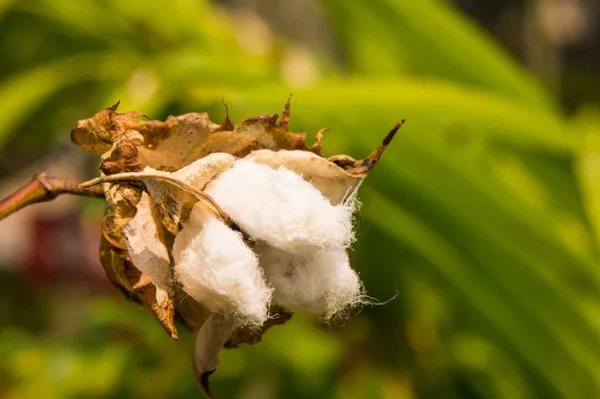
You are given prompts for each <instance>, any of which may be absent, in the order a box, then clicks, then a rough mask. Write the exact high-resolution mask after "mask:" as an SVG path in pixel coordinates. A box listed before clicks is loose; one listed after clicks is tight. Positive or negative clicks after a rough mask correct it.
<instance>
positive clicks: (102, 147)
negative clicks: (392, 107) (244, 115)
mask: <svg viewBox="0 0 600 399" xmlns="http://www.w3.org/2000/svg"><path fill="white" fill-rule="evenodd" d="M117 106H118V104H117V105H115V106H113V107H111V108H107V109H105V110H103V111H101V112H99V113H98V114H96V115H95V116H94V117H92V118H90V119H87V120H83V121H79V122H78V123H77V126H76V127H75V129H74V130H73V131H72V140H73V142H74V143H75V144H77V145H79V146H80V147H82V148H83V149H85V150H87V151H88V152H90V153H92V154H95V155H98V156H100V160H101V161H100V177H98V178H96V179H93V180H91V181H88V182H86V183H83V184H81V185H79V186H76V185H74V184H73V183H72V182H71V183H64V184H62V185H61V184H56V182H54V186H52V185H51V184H50V183H51V182H52V181H53V180H52V178H48V177H46V176H43V175H40V176H38V177H37V178H36V179H37V180H35V179H34V182H33V183H35V184H37V185H35V184H34V185H35V187H34V188H36V189H37V187H38V186H40V187H42V188H43V189H42V191H39V192H38V197H35V195H32V194H31V193H32V192H33V191H31V190H33V189H31V187H30V189H31V190H30V191H25V194H23V192H21V193H20V194H19V193H16V194H15V195H16V197H15V196H13V198H12V199H11V198H8V199H7V200H5V201H3V203H0V217H2V216H4V215H3V209H7V207H8V208H10V211H14V210H16V209H18V208H19V207H20V206H23V203H21V204H17V205H15V204H14V202H15V198H17V199H18V198H22V197H24V196H25V197H26V200H25V201H24V202H25V205H26V204H27V203H33V202H39V201H41V199H40V198H41V197H40V195H41V194H40V193H42V192H43V193H45V194H50V195H47V197H49V196H51V195H54V196H55V195H56V194H58V193H61V192H71V193H75V194H82V195H94V196H99V195H100V194H101V195H103V196H104V198H105V199H106V202H107V207H106V211H105V215H104V218H103V229H102V243H101V248H100V258H101V261H102V265H103V267H104V269H105V271H106V274H107V277H108V278H109V280H110V281H111V282H112V283H113V284H114V285H116V286H117V287H118V288H120V289H121V290H122V291H123V292H124V293H125V295H126V296H127V297H128V299H130V300H132V301H135V302H138V303H141V304H144V305H145V306H146V307H147V308H149V309H150V310H151V312H152V313H153V314H154V316H155V317H156V319H157V320H158V322H159V323H160V324H161V325H162V326H163V327H164V328H165V330H166V331H167V333H168V334H169V335H170V336H171V337H173V338H177V337H178V331H177V328H176V326H175V323H174V322H175V319H178V320H179V321H181V322H182V323H183V324H184V325H186V326H188V327H190V328H191V329H193V330H194V331H195V335H194V346H193V360H194V370H195V376H196V379H197V382H198V385H199V387H200V388H201V390H202V391H203V392H204V393H205V394H206V396H208V397H212V396H211V393H210V390H209V385H208V376H209V375H210V374H212V373H213V372H214V371H215V369H216V368H217V365H218V363H219V354H220V351H221V349H222V348H223V347H236V346H238V345H239V344H242V343H247V344H254V343H256V342H258V341H260V339H261V337H262V334H263V333H264V332H265V331H266V330H267V329H268V328H269V327H271V326H273V325H276V324H283V323H285V322H286V321H287V320H289V319H290V317H291V315H292V313H293V312H302V311H305V312H311V313H313V314H315V315H317V316H318V317H320V318H321V319H322V320H324V321H326V322H335V321H337V320H341V319H344V318H346V317H348V316H349V315H351V314H353V312H354V311H355V310H356V309H358V308H360V306H362V305H364V304H365V303H367V296H366V295H365V289H364V286H363V284H362V282H361V281H360V278H359V276H358V274H357V273H356V271H355V270H354V269H353V268H352V267H351V265H350V261H349V258H348V249H349V248H350V246H351V245H352V243H353V242H354V240H355V236H354V231H353V214H354V212H355V211H356V208H357V204H358V202H357V190H358V187H359V186H360V184H361V182H362V181H363V179H364V178H365V177H366V176H367V174H368V173H369V171H370V170H371V169H372V168H373V166H374V165H375V163H376V162H377V161H378V160H379V158H380V156H381V155H382V153H383V151H384V150H385V148H386V147H387V145H388V144H389V143H390V141H391V139H392V138H393V136H394V134H395V133H396V131H397V130H398V128H399V127H400V126H401V123H398V124H397V125H396V126H395V127H394V128H393V129H392V131H391V132H390V133H389V134H388V135H387V137H386V138H385V139H384V141H383V142H382V143H381V145H380V146H379V147H378V148H377V149H376V150H375V151H373V152H372V153H371V154H370V155H369V156H368V157H367V158H365V159H361V160H355V159H353V158H351V157H349V156H346V155H337V156H333V157H330V158H325V157H324V156H323V151H322V139H323V132H324V131H325V129H324V130H322V131H319V132H318V133H317V136H316V141H315V143H314V144H313V145H312V146H310V147H309V146H308V145H307V144H306V134H304V133H302V134H294V133H290V132H288V122H289V117H290V105H289V101H288V103H287V104H286V107H285V110H284V113H283V115H282V118H281V119H279V117H278V115H277V114H275V115H273V116H269V115H262V116H257V117H251V118H248V119H246V120H244V121H242V122H240V123H238V124H233V123H232V122H231V121H230V119H229V117H228V116H227V117H226V118H225V121H224V122H223V123H222V124H220V125H219V124H215V123H213V122H211V121H210V119H209V117H208V115H207V114H206V113H190V114H185V115H181V116H178V117H169V118H168V119H167V120H166V121H165V122H162V121H155V120H149V119H148V118H144V119H140V118H139V117H142V116H143V115H142V114H140V113H137V112H130V113H124V114H120V113H118V112H117ZM49 182H50V183H49ZM32 187H33V186H32ZM57 187H58V188H57ZM44 190H45V191H44ZM53 190H54V191H53ZM57 190H58V191H57ZM61 190H62V191H61ZM86 190H88V191H86ZM59 191H60V192H59ZM27 193H29V194H27ZM36 198H37V200H36ZM46 199H47V198H46ZM22 202H23V201H22ZM7 204H8V205H7ZM11 204H12V207H11ZM4 213H5V214H6V213H7V212H4Z"/></svg>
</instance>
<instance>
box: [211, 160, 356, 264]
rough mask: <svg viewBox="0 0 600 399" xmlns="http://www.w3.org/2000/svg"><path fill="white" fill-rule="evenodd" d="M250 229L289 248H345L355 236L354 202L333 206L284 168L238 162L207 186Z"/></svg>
mask: <svg viewBox="0 0 600 399" xmlns="http://www.w3.org/2000/svg"><path fill="white" fill-rule="evenodd" d="M204 191H205V192H206V193H207V194H208V195H210V196H211V197H212V198H213V199H214V200H215V201H216V202H217V203H218V204H219V205H220V206H221V208H223V210H224V211H225V213H227V214H228V215H229V216H230V217H231V218H232V219H233V220H234V221H235V222H236V223H237V224H238V225H239V226H240V227H241V228H242V229H243V230H244V231H245V232H247V233H248V234H249V235H250V236H251V237H252V238H254V239H256V240H262V241H266V242H268V243H269V244H271V245H272V246H274V247H277V248H280V249H284V250H286V251H288V252H295V253H301V252H303V251H304V250H306V248H307V247H315V246H316V247H320V248H325V249H333V248H346V247H348V246H349V245H350V244H351V243H352V241H353V239H354V234H353V231H352V213H353V211H354V207H353V202H352V201H349V202H348V203H345V204H341V205H337V206H333V205H331V204H330V203H329V201H328V200H327V198H325V197H324V196H323V195H322V194H321V193H320V192H319V191H318V190H317V189H316V188H315V187H313V186H312V185H311V184H310V183H309V182H307V181H305V180H304V179H302V177H301V176H300V175H298V174H296V173H294V172H291V171H289V170H287V169H285V168H284V167H280V168H279V169H272V168H270V167H268V166H265V165H260V164H256V163H254V162H252V161H250V160H246V159H240V160H237V161H236V162H235V164H234V166H233V168H231V169H228V170H226V171H224V172H223V173H221V174H220V175H218V176H217V177H216V178H215V179H214V180H212V181H211V182H210V183H208V185H207V186H206V188H205V190H204Z"/></svg>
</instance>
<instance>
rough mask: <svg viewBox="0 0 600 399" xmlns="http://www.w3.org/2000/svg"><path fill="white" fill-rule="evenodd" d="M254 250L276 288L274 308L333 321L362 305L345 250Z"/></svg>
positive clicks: (360, 287)
mask: <svg viewBox="0 0 600 399" xmlns="http://www.w3.org/2000/svg"><path fill="white" fill-rule="evenodd" d="M254 250H255V252H256V253H257V254H258V256H259V259H260V264H261V266H262V268H263V269H264V271H265V275H266V276H267V279H268V280H269V282H270V283H271V284H272V285H273V287H274V288H275V290H274V291H273V303H274V304H276V305H280V306H283V307H284V308H286V309H289V310H291V311H293V312H300V311H308V312H312V313H315V314H318V315H320V316H322V317H323V319H325V320H326V321H334V320H336V319H341V318H344V316H346V314H347V312H348V311H350V310H352V309H354V308H356V307H357V306H359V305H361V304H364V303H365V298H366V296H365V293H364V287H363V285H362V282H361V281H360V279H359V277H358V274H357V273H356V272H355V271H354V270H353V269H352V267H351V266H350V261H349V259H348V254H347V253H346V251H345V250H344V249H334V250H323V249H315V250H314V251H307V252H306V253H305V254H301V255H298V254H291V253H288V252H285V251H282V250H280V249H277V248H273V247H270V246H268V245H265V244H257V245H256V246H255V247H254Z"/></svg>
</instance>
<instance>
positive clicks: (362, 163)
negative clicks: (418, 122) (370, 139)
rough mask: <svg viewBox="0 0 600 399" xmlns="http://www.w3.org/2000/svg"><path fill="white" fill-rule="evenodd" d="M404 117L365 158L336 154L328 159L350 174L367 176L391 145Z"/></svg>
mask: <svg viewBox="0 0 600 399" xmlns="http://www.w3.org/2000/svg"><path fill="white" fill-rule="evenodd" d="M404 122H405V121H404V119H403V120H401V121H400V122H398V123H396V125H394V127H393V128H392V130H390V132H389V133H388V134H387V135H386V136H385V138H384V139H383V141H382V142H381V144H379V146H378V147H377V148H376V149H375V150H373V152H371V154H370V155H369V156H368V157H366V158H364V159H359V160H356V159H354V158H352V157H350V156H348V155H335V156H333V157H329V158H328V160H329V161H330V162H333V163H334V164H336V165H338V166H339V167H340V168H342V169H344V170H345V171H346V172H347V173H348V174H350V175H352V176H357V177H366V176H367V174H368V173H369V172H370V171H371V169H373V167H374V166H375V164H376V163H377V161H379V159H380V158H381V156H382V155H383V152H384V151H385V149H386V148H387V147H388V145H390V143H391V142H392V139H393V138H394V136H395V135H396V132H397V131H398V129H400V127H402V125H403V124H404Z"/></svg>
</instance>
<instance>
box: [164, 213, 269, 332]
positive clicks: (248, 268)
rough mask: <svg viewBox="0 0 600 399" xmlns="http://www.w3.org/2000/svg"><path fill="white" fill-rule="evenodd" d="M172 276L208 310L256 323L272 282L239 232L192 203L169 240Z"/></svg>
mask: <svg viewBox="0 0 600 399" xmlns="http://www.w3.org/2000/svg"><path fill="white" fill-rule="evenodd" d="M173 259H174V261H175V277H176V279H177V280H178V281H179V283H180V284H181V286H182V288H183V290H184V291H185V292H187V293H188V294H189V295H190V296H191V297H192V298H194V299H195V300H197V301H198V302H200V303H202V304H203V305H204V306H206V307H207V308H208V309H210V310H211V311H213V312H222V313H225V314H228V315H230V316H231V317H233V318H234V319H236V320H237V321H238V322H239V324H250V325H256V326H260V325H262V323H263V322H264V321H265V320H266V319H267V317H268V307H269V304H270V299H271V292H272V288H270V287H269V286H268V285H267V283H266V282H265V280H264V278H263V272H262V270H261V269H260V268H259V266H258V260H257V258H256V255H255V254H254V253H253V252H252V251H251V250H250V248H248V247H247V246H246V244H245V243H244V241H243V239H242V237H241V235H240V234H239V233H236V232H234V231H233V230H231V229H230V228H229V227H227V226H226V225H225V224H223V222H222V221H220V220H219V219H217V218H216V217H215V216H213V215H212V214H211V213H210V212H208V211H207V210H206V209H205V208H204V205H203V204H201V203H197V204H196V205H195V206H194V207H193V208H192V211H191V213H190V218H189V220H188V221H187V222H185V223H184V224H183V229H182V230H181V231H180V233H179V234H178V235H177V236H176V238H175V243H174V245H173Z"/></svg>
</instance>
